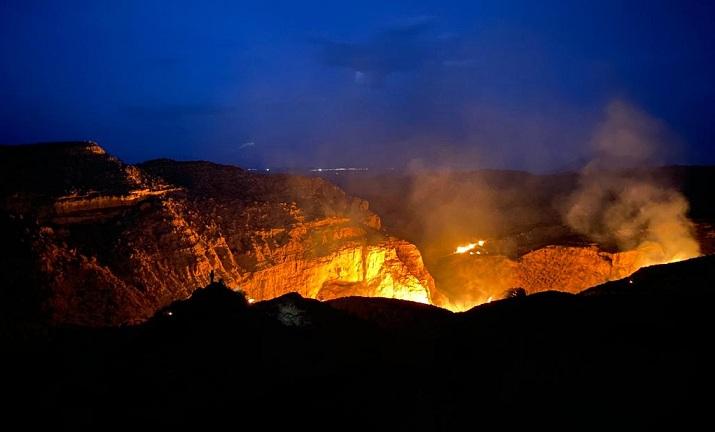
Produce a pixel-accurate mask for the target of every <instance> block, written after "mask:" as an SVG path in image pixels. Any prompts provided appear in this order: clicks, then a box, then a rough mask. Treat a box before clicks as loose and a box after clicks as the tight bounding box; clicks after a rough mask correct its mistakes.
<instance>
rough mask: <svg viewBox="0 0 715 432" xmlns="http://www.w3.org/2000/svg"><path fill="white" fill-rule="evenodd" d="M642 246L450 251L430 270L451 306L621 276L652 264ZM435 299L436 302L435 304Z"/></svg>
mask: <svg viewBox="0 0 715 432" xmlns="http://www.w3.org/2000/svg"><path fill="white" fill-rule="evenodd" d="M648 256H649V255H648V254H647V253H646V252H644V251H642V250H632V251H626V252H606V251H603V250H600V249H599V248H598V246H596V245H591V246H555V245H552V246H547V247H543V248H540V249H537V250H535V251H532V252H529V253H527V254H525V255H523V256H521V257H519V258H517V259H510V258H508V257H505V256H502V255H482V256H477V255H466V254H465V255H453V256H451V257H448V259H446V260H444V261H443V262H442V263H441V264H440V267H437V269H436V271H435V274H436V277H437V281H438V282H439V284H440V285H439V287H440V289H443V290H444V291H443V292H444V294H445V295H446V297H447V298H446V299H445V300H446V301H445V302H444V303H442V304H441V305H442V306H444V307H448V308H450V309H454V310H465V309H469V308H470V307H472V306H475V305H478V304H481V303H485V302H487V301H491V300H495V299H498V298H500V297H501V296H502V295H503V294H504V293H505V292H506V291H507V290H509V289H511V288H515V287H520V288H524V289H525V290H526V291H527V292H528V293H536V292H541V291H548V290H558V291H566V292H570V293H578V292H580V291H582V290H584V289H586V288H590V287H593V286H596V285H599V284H602V283H605V282H608V281H612V280H618V279H622V278H624V277H626V276H628V275H630V274H632V273H633V272H635V271H636V270H638V269H639V268H641V267H643V266H646V265H649V264H651V263H650V262H649V261H648ZM437 303H438V304H439V303H440V302H439V301H438V302H437Z"/></svg>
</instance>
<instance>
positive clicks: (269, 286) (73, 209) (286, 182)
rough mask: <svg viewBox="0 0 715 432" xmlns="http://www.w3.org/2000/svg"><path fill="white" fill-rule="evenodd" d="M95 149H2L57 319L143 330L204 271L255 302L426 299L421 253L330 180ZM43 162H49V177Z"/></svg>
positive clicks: (203, 280) (11, 204) (20, 221)
mask: <svg viewBox="0 0 715 432" xmlns="http://www.w3.org/2000/svg"><path fill="white" fill-rule="evenodd" d="M100 150H101V147H99V146H97V145H96V144H87V143H77V144H66V145H62V146H37V147H33V146H29V147H26V148H17V149H15V148H11V149H9V150H8V152H9V157H15V158H16V159H17V160H16V161H15V162H14V163H9V164H8V165H7V167H6V168H7V169H6V170H5V172H4V173H3V174H5V176H7V177H8V178H11V179H12V183H11V186H12V188H11V190H10V189H8V190H9V192H10V193H9V194H8V195H7V196H0V198H2V199H0V206H3V205H4V206H5V209H6V210H7V212H8V213H9V214H11V215H12V216H13V217H14V218H15V219H14V220H15V221H16V222H17V225H18V228H17V229H18V230H19V231H20V232H22V233H24V234H22V235H23V236H25V238H24V239H23V240H22V241H23V244H25V245H27V247H28V248H29V250H28V253H29V254H31V255H32V256H34V259H35V262H34V263H33V264H32V265H33V266H34V267H35V268H36V270H33V272H37V274H38V275H39V277H38V279H40V280H41V285H42V289H43V290H44V292H45V293H46V294H44V299H45V304H43V305H41V308H42V309H43V310H45V311H47V313H48V314H49V316H50V319H51V320H53V321H55V322H63V323H75V324H89V325H106V324H120V323H128V322H137V321H141V320H143V319H145V318H148V317H149V316H151V315H152V314H153V313H154V312H155V311H156V310H157V309H158V308H160V307H162V306H164V305H166V304H168V303H170V302H172V301H175V300H177V299H182V298H186V297H188V296H190V295H191V293H192V292H193V291H194V290H195V289H196V288H198V287H202V286H205V285H207V284H208V283H209V281H210V277H211V274H212V273H213V274H214V276H215V278H216V279H223V280H224V282H225V283H226V284H227V285H228V286H230V287H232V288H234V289H240V290H243V291H245V292H246V293H247V295H248V296H249V297H250V298H251V299H253V300H254V301H257V300H265V299H270V298H273V297H276V296H280V295H282V294H286V293H289V292H295V291H297V292H299V293H300V294H301V295H303V296H305V297H311V298H317V299H333V298H336V297H342V296H382V297H390V298H397V299H405V300H412V301H416V302H422V303H429V302H430V301H431V298H432V291H433V290H434V282H433V280H432V277H431V276H430V274H429V273H428V272H427V270H426V269H425V267H424V264H423V263H422V257H421V255H420V252H419V251H418V250H417V248H416V247H415V246H414V245H412V244H410V243H408V242H405V241H402V240H399V239H396V238H394V237H391V236H389V235H387V234H386V233H385V232H384V231H382V230H381V226H380V218H379V217H378V216H377V215H375V214H374V213H372V212H371V211H370V210H369V209H368V204H367V202H366V201H364V200H361V199H358V198H353V197H350V196H348V195H346V194H345V193H344V192H343V191H342V190H341V189H339V188H337V187H336V186H333V185H332V184H330V183H328V182H326V181H324V180H321V179H314V178H305V177H295V176H286V175H270V176H266V175H260V174H254V173H249V172H246V171H244V170H241V169H240V168H236V167H231V166H222V165H216V164H210V163H203V162H195V163H178V162H173V161H155V162H152V163H148V164H145V165H142V166H139V167H134V166H130V165H125V164H123V163H121V162H120V161H118V160H117V159H115V158H112V157H111V156H109V155H107V154H106V153H105V152H104V151H100ZM48 154H49V155H51V156H52V157H53V158H54V159H55V160H56V165H52V166H50V169H44V168H43V167H44V165H43V163H42V161H43V160H45V159H46V158H47V156H48ZM18 155H19V156H18ZM38 161H39V162H38ZM43 176H44V177H46V178H44V177H43ZM26 177H27V178H26ZM35 177H38V178H35ZM31 180H32V181H31ZM33 182H34V183H33ZM8 184H9V183H7V182H6V183H5V184H4V185H5V186H7V185H8ZM48 185H50V186H51V187H50V186H48ZM10 270H11V269H10ZM21 278H22V276H21V275H20V276H18V278H16V279H21Z"/></svg>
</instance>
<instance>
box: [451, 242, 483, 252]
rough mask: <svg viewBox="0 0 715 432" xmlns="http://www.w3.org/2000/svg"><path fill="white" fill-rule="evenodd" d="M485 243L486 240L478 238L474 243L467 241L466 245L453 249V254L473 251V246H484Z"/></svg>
mask: <svg viewBox="0 0 715 432" xmlns="http://www.w3.org/2000/svg"><path fill="white" fill-rule="evenodd" d="M485 243H486V242H485V241H484V240H479V241H478V242H476V243H469V244H466V245H462V246H457V249H455V250H454V253H455V254H463V253H467V252H472V251H474V249H475V248H477V247H482V246H484V244H485Z"/></svg>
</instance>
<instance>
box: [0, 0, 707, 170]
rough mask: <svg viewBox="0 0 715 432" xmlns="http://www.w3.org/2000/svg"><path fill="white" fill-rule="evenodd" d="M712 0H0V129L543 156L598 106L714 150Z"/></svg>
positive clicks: (263, 153) (162, 145)
mask: <svg viewBox="0 0 715 432" xmlns="http://www.w3.org/2000/svg"><path fill="white" fill-rule="evenodd" d="M714 22H715V2H710V1H668V2H661V1H631V2H628V1H608V0H607V1H603V0H601V1H588V2H580V1H568V2H566V1H564V2H549V1H538V2H537V1H476V0H470V1H446V0H440V1H429V2H418V1H409V2H386V1H381V0H377V1H375V0H363V1H361V2H342V1H335V2H326V1H316V2H312V1H291V2H272V1H255V2H241V1H206V0H204V1H191V2H190V1H178V0H174V1H161V2H160V1H150V0H141V1H101V0H95V1H86V2H84V1H72V0H57V1H48V2H45V1H32V0H16V1H14V0H0V61H1V62H2V63H1V67H0V101H1V103H0V142H4V143H19V142H35V141H45V140H70V139H92V140H96V141H98V142H99V143H100V144H102V145H104V146H105V147H106V148H107V149H109V151H111V152H113V153H115V154H117V155H118V156H120V157H121V158H123V159H124V160H127V161H130V162H135V161H140V160H144V159H148V158H154V157H172V158H180V159H188V158H191V159H195V158H200V159H209V160H214V161H219V162H229V163H235V164H239V165H242V166H249V167H250V166H303V167H305V166H336V165H351V166H381V167H390V166H403V165H405V164H423V165H440V166H443V165H450V166H458V167H510V168H526V169H532V170H543V169H554V168H559V167H562V166H565V165H568V164H570V163H572V162H573V161H576V160H582V159H584V158H587V157H589V154H590V142H591V141H592V137H593V135H594V133H595V132H594V131H595V130H596V128H597V127H598V124H599V122H602V121H603V116H604V110H605V107H606V106H607V105H608V104H609V103H610V102H612V101H614V100H618V101H621V102H624V103H627V104H629V105H631V106H633V107H634V109H637V110H639V111H641V112H644V113H647V115H649V116H652V117H654V118H657V119H660V120H661V121H662V122H663V123H664V124H666V125H667V126H668V127H669V128H670V129H671V131H672V132H673V135H674V136H676V137H677V139H675V140H674V142H677V143H678V149H677V151H674V152H671V156H670V159H669V162H686V163H715V155H714V154H713V153H715V152H713V145H712V143H713V141H714V139H715V128H713V123H715V122H714V121H713V119H714V118H715V105H714V102H715V84H713V77H715V56H714V55H713V49H714V47H715V25H713V23H714Z"/></svg>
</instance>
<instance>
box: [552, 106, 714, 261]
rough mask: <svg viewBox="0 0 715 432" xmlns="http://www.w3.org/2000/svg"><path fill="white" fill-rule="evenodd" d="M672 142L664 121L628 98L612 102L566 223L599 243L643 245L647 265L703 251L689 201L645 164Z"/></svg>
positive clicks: (626, 246) (621, 246)
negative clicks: (691, 219) (694, 233)
mask: <svg viewBox="0 0 715 432" xmlns="http://www.w3.org/2000/svg"><path fill="white" fill-rule="evenodd" d="M673 142H674V137H673V136H672V135H671V134H670V133H669V131H668V129H667V127H666V126H665V125H664V124H663V123H662V122H660V121H659V120H657V119H654V118H652V117H650V116H649V115H647V114H646V113H644V112H642V111H640V110H638V109H636V108H635V107H633V106H631V105H629V104H627V103H625V102H623V101H614V102H612V103H610V104H609V105H608V107H607V108H606V116H605V121H604V122H603V123H602V124H601V125H600V127H599V128H598V130H597V133H596V134H595V135H594V138H593V143H592V144H593V146H594V150H595V152H596V157H595V158H594V160H593V161H591V163H589V164H588V165H587V166H586V167H585V168H584V169H583V171H582V173H581V177H580V181H579V187H578V189H577V190H576V191H575V192H574V194H573V195H572V196H571V198H570V200H569V204H568V206H567V210H566V212H565V220H566V223H567V224H568V225H569V226H570V227H571V228H573V229H574V230H576V231H577V232H579V233H581V234H584V235H586V236H588V237H589V238H591V239H593V240H594V241H596V242H598V243H599V244H602V245H606V246H611V247H616V248H618V249H620V250H633V249H637V250H639V251H640V252H642V256H643V265H648V264H657V263H665V262H671V261H678V260H682V259H687V258H691V257H694V256H697V255H699V253H700V249H699V245H698V243H697V241H696V240H695V238H694V237H693V234H692V232H693V226H692V223H691V222H690V221H689V220H688V218H687V211H688V202H687V200H686V199H685V197H684V196H683V195H682V194H681V193H679V192H678V191H676V190H675V189H673V188H672V187H670V186H668V185H667V184H664V183H663V182H662V180H661V179H656V178H654V177H653V174H652V171H648V170H647V169H646V168H647V167H652V166H653V165H654V164H657V163H658V162H659V160H660V158H661V157H662V156H663V155H664V153H665V152H667V151H668V150H669V148H670V147H671V146H672V144H673Z"/></svg>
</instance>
